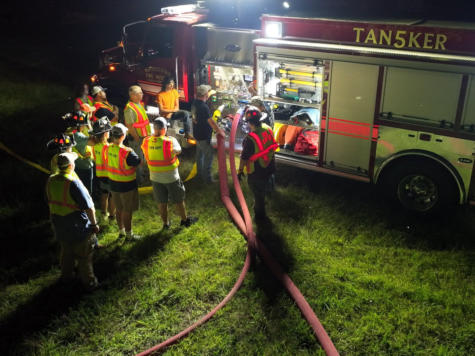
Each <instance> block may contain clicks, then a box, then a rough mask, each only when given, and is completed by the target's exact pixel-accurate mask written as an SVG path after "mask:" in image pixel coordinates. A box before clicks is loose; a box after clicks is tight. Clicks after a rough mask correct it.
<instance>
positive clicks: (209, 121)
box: [191, 85, 226, 182]
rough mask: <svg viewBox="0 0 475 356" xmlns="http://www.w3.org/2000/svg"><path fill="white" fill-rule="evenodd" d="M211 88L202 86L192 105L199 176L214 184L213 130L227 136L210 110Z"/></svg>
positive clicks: (198, 88)
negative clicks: (209, 97)
mask: <svg viewBox="0 0 475 356" xmlns="http://www.w3.org/2000/svg"><path fill="white" fill-rule="evenodd" d="M210 92H211V87H210V86H209V85H200V86H198V87H197V88H196V98H195V100H194V101H193V103H192V104H191V115H192V118H193V134H194V136H195V138H196V165H197V170H198V175H199V176H200V177H201V179H202V180H203V181H204V182H212V181H213V178H212V176H211V165H212V163H213V154H214V149H213V146H212V145H211V136H212V134H213V130H214V131H215V132H217V134H218V135H221V136H223V137H225V136H226V134H225V132H224V131H223V130H222V129H221V128H220V127H219V126H218V125H217V124H216V122H215V121H214V120H213V117H212V115H211V112H210V110H209V107H208V104H206V101H207V100H208V96H209V93H210Z"/></svg>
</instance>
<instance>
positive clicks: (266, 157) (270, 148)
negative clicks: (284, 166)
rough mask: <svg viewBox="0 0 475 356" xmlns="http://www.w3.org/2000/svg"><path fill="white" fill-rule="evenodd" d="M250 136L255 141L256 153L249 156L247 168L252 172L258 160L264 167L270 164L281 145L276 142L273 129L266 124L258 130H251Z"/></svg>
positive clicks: (249, 172)
mask: <svg viewBox="0 0 475 356" xmlns="http://www.w3.org/2000/svg"><path fill="white" fill-rule="evenodd" d="M249 137H250V138H251V140H252V141H253V142H254V154H253V155H252V156H251V157H250V158H249V160H248V162H247V165H246V170H247V173H248V174H252V173H253V172H254V164H255V162H256V161H257V163H259V165H260V166H261V167H263V168H266V167H267V166H268V165H269V163H270V162H271V160H272V157H273V156H274V152H275V151H276V150H277V149H278V148H279V145H278V144H277V142H275V139H274V133H273V132H272V129H271V128H270V127H269V126H267V125H265V124H263V125H262V127H258V128H257V129H256V131H254V132H250V133H249Z"/></svg>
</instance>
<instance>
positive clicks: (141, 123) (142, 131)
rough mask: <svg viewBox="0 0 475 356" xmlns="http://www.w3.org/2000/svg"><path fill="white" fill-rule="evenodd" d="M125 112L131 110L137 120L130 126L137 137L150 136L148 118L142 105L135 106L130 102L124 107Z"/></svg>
mask: <svg viewBox="0 0 475 356" xmlns="http://www.w3.org/2000/svg"><path fill="white" fill-rule="evenodd" d="M125 110H132V111H133V112H134V113H135V116H136V118H137V120H135V123H134V124H133V125H132V126H133V127H135V130H136V131H137V135H139V137H147V136H150V134H151V130H150V121H149V120H148V116H147V113H146V111H145V109H144V107H143V103H140V104H138V105H137V104H135V103H133V102H132V101H129V102H128V103H127V105H126V106H125V109H124V111H125Z"/></svg>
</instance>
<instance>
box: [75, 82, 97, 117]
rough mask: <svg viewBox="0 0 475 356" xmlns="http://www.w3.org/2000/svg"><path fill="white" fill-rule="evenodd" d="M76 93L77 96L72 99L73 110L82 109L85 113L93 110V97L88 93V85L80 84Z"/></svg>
mask: <svg viewBox="0 0 475 356" xmlns="http://www.w3.org/2000/svg"><path fill="white" fill-rule="evenodd" d="M76 95H77V97H76V99H75V100H74V111H84V112H86V113H89V112H93V111H95V108H94V99H93V98H92V96H90V95H89V85H87V84H82V85H81V86H80V87H79V89H78V91H77V93H76Z"/></svg>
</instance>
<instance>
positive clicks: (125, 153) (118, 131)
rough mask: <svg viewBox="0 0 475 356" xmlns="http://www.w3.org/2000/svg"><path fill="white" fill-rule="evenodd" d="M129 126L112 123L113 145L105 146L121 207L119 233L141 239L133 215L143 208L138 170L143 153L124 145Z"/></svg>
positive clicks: (112, 186)
mask: <svg viewBox="0 0 475 356" xmlns="http://www.w3.org/2000/svg"><path fill="white" fill-rule="evenodd" d="M126 134H127V127H125V126H124V125H123V124H117V125H115V126H114V127H112V130H111V139H112V142H111V144H110V145H109V146H104V153H103V157H104V163H105V168H106V170H107V176H108V177H109V184H110V190H111V192H112V201H113V202H114V205H115V208H116V210H117V213H116V219H117V225H118V227H119V237H126V238H128V239H133V240H138V239H140V238H141V236H139V235H135V234H134V233H133V232H132V215H133V213H134V211H137V210H138V209H139V192H138V186H137V179H136V175H135V171H136V169H137V166H138V165H139V164H140V163H141V160H140V158H139V156H138V155H137V154H136V153H135V152H134V150H133V149H131V148H130V147H126V146H124V145H123V142H124V140H125V135H126Z"/></svg>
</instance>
